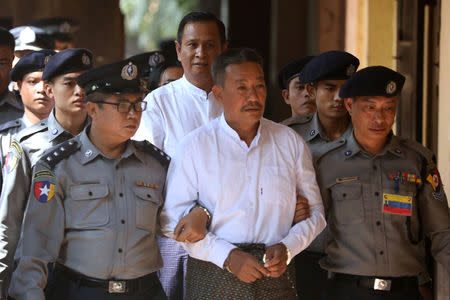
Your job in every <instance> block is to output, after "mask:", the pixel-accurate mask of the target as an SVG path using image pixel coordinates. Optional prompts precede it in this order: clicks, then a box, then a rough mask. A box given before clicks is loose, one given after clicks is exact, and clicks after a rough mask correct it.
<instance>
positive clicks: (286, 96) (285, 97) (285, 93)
mask: <svg viewBox="0 0 450 300" xmlns="http://www.w3.org/2000/svg"><path fill="white" fill-rule="evenodd" d="M281 96H283V100H284V102H286V104H287V105H291V103H290V101H289V91H288V90H287V89H283V90H281Z"/></svg>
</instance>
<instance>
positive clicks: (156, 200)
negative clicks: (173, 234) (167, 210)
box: [133, 187, 163, 233]
mask: <svg viewBox="0 0 450 300" xmlns="http://www.w3.org/2000/svg"><path fill="white" fill-rule="evenodd" d="M133 191H134V194H135V195H136V227H137V228H139V229H143V230H146V231H148V232H151V233H154V231H155V227H156V224H157V217H158V211H159V208H160V207H161V205H162V203H163V202H162V194H161V192H160V191H159V190H156V189H150V188H144V187H134V188H133Z"/></svg>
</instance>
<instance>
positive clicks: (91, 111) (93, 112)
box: [86, 102, 99, 120]
mask: <svg viewBox="0 0 450 300" xmlns="http://www.w3.org/2000/svg"><path fill="white" fill-rule="evenodd" d="M98 109H99V107H98V105H97V104H95V103H93V102H87V103H86V112H87V113H88V115H89V116H90V117H91V119H92V120H95V119H96V117H97V111H98Z"/></svg>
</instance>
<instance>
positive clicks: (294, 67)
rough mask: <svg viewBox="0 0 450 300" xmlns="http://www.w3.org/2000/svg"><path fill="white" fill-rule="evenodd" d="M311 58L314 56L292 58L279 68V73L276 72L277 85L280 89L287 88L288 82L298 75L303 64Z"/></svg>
mask: <svg viewBox="0 0 450 300" xmlns="http://www.w3.org/2000/svg"><path fill="white" fill-rule="evenodd" d="M313 58H314V56H305V57H302V58H298V59H294V60H293V61H290V62H289V63H288V64H287V65H285V66H284V67H283V68H282V69H281V70H280V73H278V85H279V86H280V89H282V90H283V89H287V88H288V87H289V82H290V81H291V80H292V79H294V78H295V77H298V75H299V74H300V72H301V71H302V70H303V68H304V67H305V65H306V64H307V63H308V62H309V61H311V59H313Z"/></svg>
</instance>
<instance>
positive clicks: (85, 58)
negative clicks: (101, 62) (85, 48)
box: [81, 53, 91, 66]
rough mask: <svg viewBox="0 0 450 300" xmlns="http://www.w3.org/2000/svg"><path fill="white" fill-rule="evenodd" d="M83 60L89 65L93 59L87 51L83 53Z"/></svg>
mask: <svg viewBox="0 0 450 300" xmlns="http://www.w3.org/2000/svg"><path fill="white" fill-rule="evenodd" d="M81 62H82V63H83V65H85V66H89V65H90V64H91V59H90V58H89V56H88V55H87V54H86V53H83V56H81Z"/></svg>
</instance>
